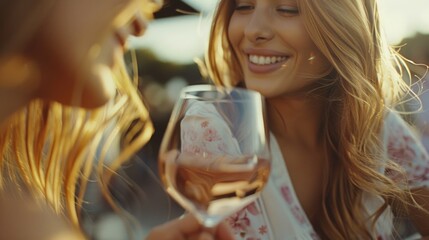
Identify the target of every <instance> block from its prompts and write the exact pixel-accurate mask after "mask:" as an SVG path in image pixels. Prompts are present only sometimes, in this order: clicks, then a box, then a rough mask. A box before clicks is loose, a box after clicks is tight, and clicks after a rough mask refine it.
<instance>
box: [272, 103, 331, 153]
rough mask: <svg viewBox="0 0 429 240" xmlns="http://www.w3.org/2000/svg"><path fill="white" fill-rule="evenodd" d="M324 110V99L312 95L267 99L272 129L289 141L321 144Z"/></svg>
mask: <svg viewBox="0 0 429 240" xmlns="http://www.w3.org/2000/svg"><path fill="white" fill-rule="evenodd" d="M323 112H324V101H322V100H321V99H318V98H312V97H310V96H294V97H278V98H272V99H267V115H268V123H269V126H270V130H271V131H272V132H273V133H274V135H275V136H276V137H277V138H279V139H281V140H283V141H285V142H287V143H297V144H304V145H305V146H309V147H314V146H317V145H319V143H320V130H321V125H322V117H323V115H322V114H323Z"/></svg>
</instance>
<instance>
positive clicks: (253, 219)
mask: <svg viewBox="0 0 429 240" xmlns="http://www.w3.org/2000/svg"><path fill="white" fill-rule="evenodd" d="M225 222H226V223H228V224H229V225H230V226H231V228H232V229H233V231H234V234H235V236H236V237H237V239H244V240H263V239H268V238H267V237H268V226H267V224H266V223H265V220H264V219H263V215H262V212H261V210H260V207H259V204H258V201H255V202H252V203H251V204H249V205H247V206H246V207H245V208H243V209H241V210H240V211H238V212H237V213H234V214H232V215H231V216H229V217H228V218H227V219H226V220H225Z"/></svg>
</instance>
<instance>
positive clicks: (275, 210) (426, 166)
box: [226, 113, 429, 240]
mask: <svg viewBox="0 0 429 240" xmlns="http://www.w3.org/2000/svg"><path fill="white" fill-rule="evenodd" d="M384 140H385V149H386V154H387V155H388V156H389V157H390V158H392V159H393V160H395V161H396V162H397V163H398V164H400V165H401V166H403V167H404V169H405V171H406V172H407V173H408V178H409V185H410V186H411V188H417V187H421V186H429V157H428V154H427V152H426V151H425V149H424V148H423V146H422V145H421V143H420V142H419V141H418V140H417V139H416V138H415V137H414V135H413V134H412V132H411V131H410V129H409V127H408V126H407V125H406V123H405V122H404V121H403V120H402V118H401V117H400V116H399V115H397V114H395V113H389V114H388V115H387V116H386V122H385V127H384ZM271 152H272V170H271V176H270V180H269V182H268V184H267V186H266V187H265V189H264V191H263V192H262V196H261V197H260V199H258V200H257V201H255V202H254V203H252V204H250V205H249V206H247V207H246V208H244V209H242V210H241V211H239V212H238V213H235V214H233V215H232V216H230V217H229V218H228V219H227V220H226V222H227V223H229V225H230V226H231V227H232V228H233V229H234V231H235V235H236V238H237V239H238V240H241V239H243V240H266V239H272V240H280V239H282V240H283V239H300V240H306V239H319V238H318V236H317V234H316V232H315V231H314V229H313V227H312V226H311V223H310V221H309V220H308V218H307V216H306V214H305V212H304V210H303V208H302V207H301V204H300V202H299V200H298V198H297V196H296V194H295V190H294V187H293V185H292V183H291V180H290V178H289V174H288V170H287V166H286V165H285V163H284V160H283V157H282V154H281V151H280V148H279V146H278V144H277V142H276V139H275V138H274V137H273V136H271ZM382 171H384V169H383V170H382ZM364 201H365V205H366V207H367V210H368V212H372V211H374V210H375V209H377V208H378V206H380V204H382V203H383V200H382V199H381V198H379V197H375V196H369V195H368V196H366V198H365V200H364ZM376 228H377V233H378V239H389V238H391V237H390V236H391V234H392V229H393V227H392V214H391V212H390V210H387V211H386V212H385V213H384V214H383V215H382V216H381V218H380V219H379V220H378V222H377V226H376Z"/></svg>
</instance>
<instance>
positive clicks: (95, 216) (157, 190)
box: [84, 0, 429, 240]
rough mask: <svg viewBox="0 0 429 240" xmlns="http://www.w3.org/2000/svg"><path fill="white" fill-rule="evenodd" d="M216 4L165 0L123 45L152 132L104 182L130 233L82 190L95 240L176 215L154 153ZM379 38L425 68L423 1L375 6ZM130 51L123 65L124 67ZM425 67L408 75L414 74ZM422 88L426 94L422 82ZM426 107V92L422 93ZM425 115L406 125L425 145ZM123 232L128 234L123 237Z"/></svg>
mask: <svg viewBox="0 0 429 240" xmlns="http://www.w3.org/2000/svg"><path fill="white" fill-rule="evenodd" d="M216 3H217V0H165V6H164V8H163V9H161V11H160V12H158V13H156V15H155V20H154V21H153V22H151V23H150V25H149V28H148V30H147V32H146V34H145V35H144V36H143V37H139V38H131V39H129V43H128V44H129V46H130V48H131V49H132V50H131V52H132V53H133V54H135V56H136V59H137V64H138V75H139V79H140V86H139V87H140V90H141V91H142V93H143V96H144V99H145V101H146V104H147V106H148V108H149V110H150V113H151V117H152V121H153V123H154V125H155V129H156V132H155V134H154V135H153V137H152V139H151V141H150V142H149V144H147V145H146V146H145V147H144V148H143V149H142V150H141V151H140V152H139V154H138V155H137V156H136V157H135V159H133V160H131V161H130V162H129V163H128V164H127V165H126V166H124V168H123V169H121V171H120V175H119V176H118V177H117V178H115V181H114V182H113V183H112V191H113V193H114V196H115V198H116V199H117V200H118V201H119V202H120V203H121V204H122V205H123V206H124V208H126V209H128V210H131V212H132V213H133V215H134V217H136V222H135V223H136V228H135V229H126V228H124V227H123V226H124V225H123V220H121V218H119V217H118V216H117V215H115V214H113V213H112V211H111V210H110V209H109V208H108V207H107V204H105V203H104V202H103V201H102V200H101V198H100V196H99V192H98V189H97V187H96V184H93V185H90V188H89V191H88V197H87V199H88V202H87V204H86V205H85V209H86V211H85V213H84V216H85V222H86V223H85V225H86V228H87V229H88V232H89V233H90V234H91V235H92V236H93V239H97V240H110V239H112V240H120V239H142V236H143V235H145V233H146V231H147V230H148V229H150V228H151V227H153V226H155V225H157V224H160V223H162V222H165V221H167V220H169V219H172V218H175V217H177V216H180V215H181V214H182V213H183V210H182V209H181V208H180V207H179V206H178V205H177V204H175V202H174V201H173V200H171V199H170V198H169V197H168V196H167V194H166V193H165V192H164V191H163V189H162V186H161V183H160V182H159V179H158V171H157V152H158V148H159V144H160V141H161V138H162V136H163V133H164V129H165V127H166V124H167V121H168V118H169V116H170V112H171V110H172V107H173V104H174V103H175V101H176V100H177V98H178V95H179V93H180V90H181V88H183V87H184V86H186V85H190V84H198V83H207V82H208V80H207V79H204V78H203V77H202V76H201V73H200V69H199V64H197V63H199V62H201V61H202V59H203V58H204V51H205V48H206V44H207V42H208V40H207V39H208V32H209V27H210V20H211V16H212V13H213V10H214V9H215V6H216ZM379 4H380V12H381V17H382V23H383V27H384V30H385V34H386V36H387V38H388V39H389V42H390V43H391V44H394V45H396V46H401V53H402V54H403V55H404V56H405V57H407V58H409V59H411V60H413V61H415V62H417V63H424V64H428V65H429V17H428V16H429V0H406V1H405V0H379ZM131 52H128V53H127V54H126V61H127V62H131V61H130V59H131ZM425 69H426V68H423V67H420V68H419V67H417V68H415V69H413V70H414V71H415V72H416V73H418V74H420V75H422V74H423V72H424V71H425ZM424 85H427V86H426V87H425V88H426V89H429V85H428V84H424ZM422 100H423V101H426V102H428V103H427V104H429V97H428V94H423V95H422ZM426 119H429V115H428V114H426V116H425V115H424V114H423V115H421V117H420V118H419V119H415V120H414V122H416V123H418V124H419V125H420V129H427V135H426V134H424V130H422V131H421V132H420V133H421V134H422V136H423V137H424V138H425V139H428V140H424V141H426V143H427V145H426V146H429V127H428V124H427V120H426ZM125 232H128V233H131V234H133V235H130V236H129V237H128V238H124V237H123V236H124V235H125Z"/></svg>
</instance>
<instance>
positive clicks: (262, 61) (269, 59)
mask: <svg viewBox="0 0 429 240" xmlns="http://www.w3.org/2000/svg"><path fill="white" fill-rule="evenodd" d="M247 57H248V59H249V62H251V63H253V64H256V65H270V64H278V63H281V62H285V61H286V60H287V59H288V58H289V57H288V56H261V55H254V54H249V55H248V56H247Z"/></svg>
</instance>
